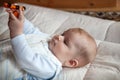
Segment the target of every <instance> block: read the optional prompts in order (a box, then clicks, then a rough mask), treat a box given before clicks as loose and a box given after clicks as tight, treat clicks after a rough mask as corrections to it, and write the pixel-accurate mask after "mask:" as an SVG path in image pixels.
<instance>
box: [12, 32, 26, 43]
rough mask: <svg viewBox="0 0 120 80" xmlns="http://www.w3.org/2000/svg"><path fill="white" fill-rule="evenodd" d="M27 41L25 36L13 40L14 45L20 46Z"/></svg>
mask: <svg viewBox="0 0 120 80" xmlns="http://www.w3.org/2000/svg"><path fill="white" fill-rule="evenodd" d="M25 41H26V39H25V35H24V34H21V35H18V36H16V37H14V38H12V39H11V43H12V45H19V44H22V43H24V42H25Z"/></svg>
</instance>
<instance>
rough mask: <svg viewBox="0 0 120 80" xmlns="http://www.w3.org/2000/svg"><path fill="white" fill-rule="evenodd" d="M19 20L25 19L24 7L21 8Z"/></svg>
mask: <svg viewBox="0 0 120 80" xmlns="http://www.w3.org/2000/svg"><path fill="white" fill-rule="evenodd" d="M19 20H20V21H24V14H23V10H22V7H20V8H19Z"/></svg>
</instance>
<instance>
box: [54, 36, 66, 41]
mask: <svg viewBox="0 0 120 80" xmlns="http://www.w3.org/2000/svg"><path fill="white" fill-rule="evenodd" d="M54 38H55V39H56V40H58V41H61V40H63V38H64V37H63V36H61V35H56V36H54Z"/></svg>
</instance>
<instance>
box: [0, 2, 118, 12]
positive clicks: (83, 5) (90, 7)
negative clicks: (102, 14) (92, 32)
mask: <svg viewBox="0 0 120 80" xmlns="http://www.w3.org/2000/svg"><path fill="white" fill-rule="evenodd" d="M2 2H23V3H29V4H34V5H40V6H45V7H51V8H57V9H63V10H68V11H120V0H0V4H2Z"/></svg>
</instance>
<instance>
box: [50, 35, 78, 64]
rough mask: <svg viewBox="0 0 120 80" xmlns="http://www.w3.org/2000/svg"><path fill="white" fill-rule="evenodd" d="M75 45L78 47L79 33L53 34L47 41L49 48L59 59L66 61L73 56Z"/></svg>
mask: <svg viewBox="0 0 120 80" xmlns="http://www.w3.org/2000/svg"><path fill="white" fill-rule="evenodd" d="M76 46H77V47H79V35H76V34H74V35H71V34H66V35H55V36H54V37H53V38H52V39H51V40H50V41H49V49H50V50H51V51H52V53H53V54H54V55H55V56H56V57H57V58H58V59H59V60H60V61H61V62H64V61H67V60H70V59H72V58H74V57H75V53H76V50H77V49H76Z"/></svg>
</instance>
